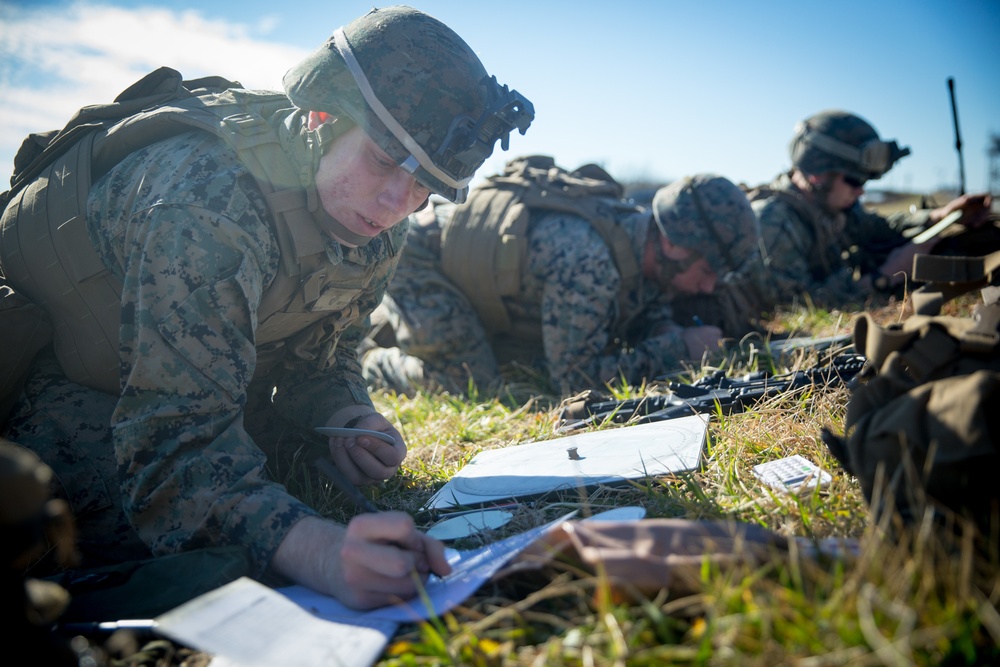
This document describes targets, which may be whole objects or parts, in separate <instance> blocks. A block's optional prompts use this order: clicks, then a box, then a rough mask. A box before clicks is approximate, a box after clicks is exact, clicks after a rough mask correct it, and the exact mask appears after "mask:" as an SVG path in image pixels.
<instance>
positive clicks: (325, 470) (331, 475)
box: [316, 456, 382, 513]
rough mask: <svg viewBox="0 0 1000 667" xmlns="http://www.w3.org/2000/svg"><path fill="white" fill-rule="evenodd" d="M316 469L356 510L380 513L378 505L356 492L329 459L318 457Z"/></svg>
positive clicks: (356, 489) (356, 488)
mask: <svg viewBox="0 0 1000 667" xmlns="http://www.w3.org/2000/svg"><path fill="white" fill-rule="evenodd" d="M316 467H317V468H319V471H320V472H321V473H322V474H323V475H324V476H326V478H327V479H329V480H330V481H331V482H333V485H334V486H336V487H337V488H338V489H340V492H341V493H343V494H344V495H345V496H347V497H348V499H349V500H350V501H351V502H353V503H354V504H355V505H356V506H357V507H358V509H360V510H362V511H363V512H369V513H376V512H381V511H382V510H381V509H380V508H379V506H378V505H376V504H375V503H373V502H372V501H371V500H370V499H369V498H368V496H366V495H365V494H363V493H361V491H359V490H358V487H356V486H354V484H353V483H352V482H351V480H349V479H347V476H346V475H344V473H343V472H342V471H341V470H340V468H338V467H337V466H335V465H333V463H331V462H330V460H329V459H327V458H326V457H323V456H321V457H319V458H318V459H316Z"/></svg>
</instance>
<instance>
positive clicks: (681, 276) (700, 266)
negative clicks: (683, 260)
mask: <svg viewBox="0 0 1000 667" xmlns="http://www.w3.org/2000/svg"><path fill="white" fill-rule="evenodd" d="M689 252H690V251H689ZM717 279H718V276H717V275H716V273H715V271H713V270H712V267H711V265H710V264H709V263H708V260H707V259H705V258H704V257H699V258H698V259H697V260H695V261H694V263H692V264H691V265H690V266H688V267H687V268H686V269H685V270H684V271H681V272H680V273H678V274H677V275H675V276H674V278H673V280H672V281H671V284H672V285H673V286H674V289H675V290H677V291H678V292H680V293H681V294H711V293H712V290H714V289H715V281H716V280H717Z"/></svg>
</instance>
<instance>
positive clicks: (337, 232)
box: [314, 206, 375, 247]
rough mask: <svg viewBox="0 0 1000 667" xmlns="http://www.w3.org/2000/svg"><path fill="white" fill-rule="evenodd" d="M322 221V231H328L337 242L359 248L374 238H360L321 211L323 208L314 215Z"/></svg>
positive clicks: (359, 235) (360, 236)
mask: <svg viewBox="0 0 1000 667" xmlns="http://www.w3.org/2000/svg"><path fill="white" fill-rule="evenodd" d="M314 215H317V216H318V217H319V218H320V219H321V220H322V226H323V228H324V229H328V230H330V231H331V232H332V233H333V235H334V236H336V237H337V239H338V240H340V241H342V242H344V243H346V244H348V245H352V246H356V247H361V246H363V245H367V244H368V243H369V242H370V241H371V240H372V239H373V238H375V237H374V236H362V235H361V234H355V233H354V232H352V231H351V230H350V229H348V228H347V227H345V226H344V225H343V224H341V222H340V220H337V219H336V218H335V217H333V216H332V215H330V214H329V213H327V212H326V211H325V210H323V207H322V206H321V207H319V210H318V211H316V212H315V213H314Z"/></svg>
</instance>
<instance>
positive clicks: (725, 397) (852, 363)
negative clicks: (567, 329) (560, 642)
mask: <svg viewBox="0 0 1000 667" xmlns="http://www.w3.org/2000/svg"><path fill="white" fill-rule="evenodd" d="M865 361H866V359H865V357H863V356H861V355H858V354H841V355H837V356H836V357H834V358H833V359H832V360H831V361H830V363H829V364H828V365H824V366H814V367H812V368H808V369H805V370H801V371H794V372H792V373H786V374H782V375H771V374H768V373H766V372H763V371H758V372H755V373H747V374H746V375H744V376H743V377H741V378H730V377H727V376H726V374H725V372H724V371H721V370H716V371H714V372H712V373H711V374H709V375H706V376H705V377H702V378H699V379H698V380H696V381H694V382H692V383H690V384H688V383H683V382H674V381H670V382H668V383H667V388H668V389H669V390H670V393H667V394H660V395H651V396H644V397H642V398H627V399H623V400H618V401H615V400H609V401H595V402H591V403H589V404H585V405H584V406H583V410H584V412H585V413H586V414H587V415H588V416H587V417H584V418H579V419H566V418H565V417H564V418H563V419H561V420H560V421H561V422H562V423H561V424H560V426H559V428H558V429H557V430H558V431H559V432H561V433H565V432H568V431H575V430H578V429H581V428H584V427H586V426H590V425H592V424H603V423H605V422H608V421H610V422H612V423H616V424H624V423H626V422H627V423H629V424H646V423H649V422H656V421H663V420H665V419H676V418H678V417H689V416H691V415H693V414H698V413H701V414H704V413H715V412H721V413H722V414H726V415H728V414H736V413H739V412H743V411H744V410H746V409H747V408H749V407H752V406H753V405H755V404H757V403H758V402H760V401H763V400H765V399H768V398H773V397H775V396H778V395H779V394H783V393H786V392H791V391H795V390H797V389H804V388H808V387H812V388H820V387H828V386H833V385H837V384H842V383H847V382H850V381H851V380H852V379H853V378H854V376H855V375H857V374H858V373H860V372H861V369H862V368H863V367H864V365H865ZM565 414H566V413H565V411H564V415H565Z"/></svg>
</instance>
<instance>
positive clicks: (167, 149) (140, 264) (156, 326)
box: [4, 133, 405, 571]
mask: <svg viewBox="0 0 1000 667" xmlns="http://www.w3.org/2000/svg"><path fill="white" fill-rule="evenodd" d="M88 205H89V210H88V212H87V225H88V232H89V234H90V237H91V240H92V242H93V243H94V246H95V247H96V248H97V249H98V252H99V254H100V256H101V259H102V260H103V262H104V264H105V265H106V266H107V267H108V268H109V269H110V270H111V271H112V273H113V274H115V275H116V276H117V277H119V278H120V279H121V280H122V281H123V291H122V325H121V334H120V336H121V338H120V344H121V348H120V349H121V354H122V378H123V381H122V388H121V393H120V395H119V396H113V395H110V394H106V393H102V392H100V391H96V390H93V389H89V388H87V387H83V386H81V385H78V384H75V383H73V382H71V381H69V380H68V379H67V378H66V377H65V375H64V374H63V373H62V371H61V369H60V367H59V365H58V363H56V362H55V360H54V358H51V357H43V358H41V359H39V360H38V362H36V364H35V367H34V369H33V372H32V374H31V375H30V376H29V378H28V381H27V385H26V389H25V393H24V395H23V399H22V401H21V402H20V404H19V405H17V406H15V408H14V412H13V414H12V416H11V419H10V421H9V423H8V424H7V428H6V430H5V433H4V435H5V436H6V437H8V438H10V439H12V440H15V441H17V442H19V443H21V444H22V445H24V446H26V447H29V448H31V449H33V450H35V451H36V452H37V453H38V454H39V455H40V456H41V458H42V459H43V460H45V461H46V462H47V463H49V465H50V466H51V467H52V468H53V469H54V470H55V471H56V474H57V475H58V477H59V479H60V481H61V483H62V485H63V490H64V492H65V494H66V496H67V498H68V500H69V501H70V502H71V504H72V507H73V510H74V513H75V515H76V516H77V518H78V524H79V527H80V532H81V550H82V551H83V552H84V555H85V556H89V557H90V560H89V562H90V563H91V564H95V563H96V562H98V561H97V559H98V558H100V559H106V560H108V561H117V560H122V559H127V558H136V557H140V556H143V555H148V554H149V553H150V551H152V553H155V554H164V553H172V552H177V551H183V550H190V549H194V548H198V547H204V546H210V545H221V544H244V545H247V546H248V547H249V548H250V549H251V552H252V556H253V557H254V559H255V561H256V563H257V565H258V567H259V568H260V570H261V571H263V569H264V568H265V566H266V565H267V563H268V562H269V561H270V559H271V556H272V555H273V553H274V551H275V549H276V548H277V546H278V544H279V543H280V542H281V540H282V539H283V538H284V536H285V534H286V532H287V531H288V530H289V529H290V528H291V526H292V525H293V524H294V523H295V522H296V521H297V520H299V519H300V518H302V517H303V516H306V515H310V514H314V510H312V509H310V508H309V507H307V506H306V505H305V504H304V503H302V502H301V501H299V500H297V499H296V498H294V497H292V496H291V495H290V494H289V493H288V491H287V490H286V489H285V488H284V487H282V486H281V485H279V484H277V483H276V482H275V481H274V480H272V479H271V478H270V477H269V476H268V474H267V471H266V469H265V465H266V464H267V462H268V461H267V455H266V454H265V452H266V453H267V454H271V455H272V456H273V455H277V454H279V453H280V452H281V449H282V448H283V447H284V448H289V447H299V446H301V444H302V441H301V440H299V439H294V440H293V441H292V442H289V441H288V440H289V438H287V437H285V438H284V440H283V441H280V442H279V441H278V440H277V438H278V437H280V436H279V435H276V434H280V433H281V431H282V427H284V428H286V429H288V431H289V433H291V432H297V433H299V434H304V433H308V432H311V430H312V427H314V426H316V425H319V424H323V423H325V422H326V420H327V419H328V418H329V416H330V415H331V414H333V413H334V412H336V411H337V410H338V409H340V408H342V407H344V406H347V405H352V404H367V405H371V402H370V399H369V397H368V394H367V391H366V388H365V386H364V382H363V381H362V379H361V377H360V368H359V365H358V362H357V359H356V356H355V352H354V351H355V349H356V348H357V344H358V342H359V341H360V340H361V337H362V332H363V329H362V328H361V327H360V326H358V323H359V322H361V321H364V319H365V318H366V316H367V315H368V313H370V312H371V310H372V309H373V308H374V307H375V305H376V304H377V303H378V302H379V300H380V299H381V296H382V293H383V292H384V290H385V287H386V284H387V283H388V280H389V277H390V275H391V273H392V270H393V268H394V265H395V261H396V256H395V255H394V254H391V253H390V248H391V243H390V242H389V239H388V237H389V236H390V235H393V234H395V235H399V236H400V237H401V235H402V234H403V233H405V224H404V225H397V227H396V228H395V229H394V230H390V231H388V232H385V233H383V234H382V235H380V236H379V237H377V238H376V239H374V240H373V241H372V242H371V243H369V244H368V245H366V246H362V247H359V248H355V249H349V248H347V247H343V246H341V245H339V244H337V243H335V242H333V241H328V242H327V248H326V259H327V262H328V271H329V272H330V273H334V272H336V271H338V269H339V267H346V266H347V265H350V264H353V265H356V266H359V267H363V268H364V269H365V270H364V275H365V276H366V279H365V281H364V282H363V284H358V285H355V286H354V287H353V289H352V290H351V292H352V293H350V294H349V295H345V294H337V298H338V299H339V300H342V301H345V300H346V302H348V303H349V305H347V306H345V308H343V309H340V308H338V309H336V310H331V311H330V312H329V315H328V316H326V317H325V318H323V319H321V320H319V321H318V322H316V323H315V324H313V325H310V326H308V327H307V328H305V329H303V330H301V331H299V332H298V333H296V334H294V335H293V336H291V337H290V338H287V339H285V340H283V341H278V342H275V343H271V344H269V345H265V346H261V347H259V348H255V344H254V340H255V328H256V326H257V315H256V313H257V307H258V305H259V303H260V300H261V296H262V294H263V293H264V290H265V289H266V288H267V286H268V285H270V284H271V282H272V281H273V280H274V279H275V276H276V275H277V273H278V271H279V261H280V251H279V247H278V243H277V239H276V238H275V231H274V227H273V220H272V218H271V214H270V212H269V210H268V208H267V205H266V204H265V202H264V199H263V197H262V195H261V192H260V190H259V188H258V186H257V185H256V182H255V180H254V179H253V178H252V177H251V176H250V175H249V174H248V173H247V170H246V168H245V167H244V166H243V165H242V164H241V163H240V162H239V160H238V159H237V158H236V156H235V154H234V153H233V152H232V151H231V150H230V149H229V148H227V147H226V146H225V145H224V144H223V143H222V142H221V141H220V140H219V139H217V138H215V137H212V136H209V135H207V134H204V133H188V134H183V135H180V136H178V137H176V138H173V139H169V140H166V141H163V142H160V143H158V144H154V145H152V146H149V147H147V148H143V149H140V150H138V151H136V152H134V153H132V154H130V155H129V156H128V157H127V158H126V159H125V160H124V161H122V162H120V163H119V164H118V165H117V166H116V167H115V168H114V169H113V170H112V171H111V172H109V173H108V174H107V175H106V176H105V177H103V178H102V179H101V180H100V181H98V182H97V183H95V185H94V186H93V187H92V189H91V191H90V197H89V202H88ZM398 240H401V238H399V239H397V241H398ZM327 287H329V288H330V289H331V290H333V291H337V290H338V289H342V288H338V287H337V286H336V285H332V286H331V285H327ZM275 388H276V389H277V392H276V393H274V398H273V402H272V400H271V395H272V392H273V391H274V390H275ZM265 427H267V428H265ZM268 429H269V430H268ZM250 431H252V432H250ZM265 431H267V432H266V433H265ZM289 433H286V434H285V435H286V436H287V435H289ZM254 436H256V437H257V441H256V443H255V439H254ZM313 440H314V442H315V443H316V444H317V446H321V447H322V446H325V438H317V437H316V436H313ZM286 453H287V452H286ZM119 487H120V488H119Z"/></svg>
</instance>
